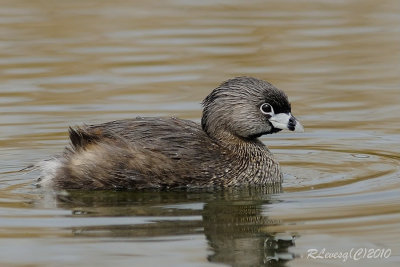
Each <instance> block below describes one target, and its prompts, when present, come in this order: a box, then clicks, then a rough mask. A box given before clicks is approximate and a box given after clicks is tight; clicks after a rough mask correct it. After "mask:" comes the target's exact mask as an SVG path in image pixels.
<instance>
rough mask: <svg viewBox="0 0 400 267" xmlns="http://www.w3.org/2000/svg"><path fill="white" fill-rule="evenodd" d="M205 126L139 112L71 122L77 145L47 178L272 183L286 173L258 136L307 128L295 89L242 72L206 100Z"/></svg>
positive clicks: (51, 181) (168, 184) (140, 185)
mask: <svg viewBox="0 0 400 267" xmlns="http://www.w3.org/2000/svg"><path fill="white" fill-rule="evenodd" d="M202 104H203V107H204V110H203V117H202V120H201V126H200V125H199V124H197V123H195V122H193V121H189V120H181V119H177V118H141V117H138V118H135V119H127V120H118V121H112V122H107V123H103V124H98V125H90V126H82V127H77V128H70V129H69V137H70V139H71V147H70V148H66V150H65V151H64V153H63V154H62V155H59V156H56V157H54V158H53V159H51V160H48V161H45V162H44V163H43V164H42V168H43V173H42V177H41V178H39V180H40V181H39V183H38V184H39V185H43V186H45V185H46V186H47V185H51V186H53V187H55V188H58V189H145V188H160V189H162V188H176V187H188V188H198V187H208V186H235V185H267V184H272V183H280V182H281V180H282V174H281V171H280V167H279V164H278V162H277V161H276V160H275V159H274V158H273V155H272V153H271V152H270V151H269V150H268V148H267V147H266V146H265V145H264V144H263V143H262V142H261V141H260V140H259V139H258V137H260V136H261V135H264V134H270V133H276V132H279V131H280V130H282V129H288V130H291V131H300V132H301V131H303V127H302V126H301V124H300V123H299V122H298V121H297V120H296V118H295V117H293V115H292V114H291V107H290V103H289V101H288V98H287V96H286V95H285V93H284V92H282V91H281V90H279V89H277V88H275V87H274V86H273V85H271V84H270V83H268V82H265V81H262V80H259V79H256V78H250V77H238V78H234V79H231V80H228V81H226V82H224V83H222V84H221V85H220V86H219V87H217V88H216V89H214V90H213V91H212V92H211V93H210V94H209V95H208V96H207V97H206V98H205V99H204V101H203V103H202Z"/></svg>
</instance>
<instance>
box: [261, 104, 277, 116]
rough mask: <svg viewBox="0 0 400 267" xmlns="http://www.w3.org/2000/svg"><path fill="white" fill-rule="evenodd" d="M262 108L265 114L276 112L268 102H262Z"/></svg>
mask: <svg viewBox="0 0 400 267" xmlns="http://www.w3.org/2000/svg"><path fill="white" fill-rule="evenodd" d="M260 110H261V112H262V113H264V114H268V115H271V114H274V108H273V107H272V106H271V105H270V104H268V103H264V104H262V105H261V107H260Z"/></svg>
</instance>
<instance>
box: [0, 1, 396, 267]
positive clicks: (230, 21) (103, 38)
mask: <svg viewBox="0 0 400 267" xmlns="http://www.w3.org/2000/svg"><path fill="white" fill-rule="evenodd" d="M0 4H1V5H0V31H1V32H2V34H1V35H0V48H1V49H0V73H1V75H0V113H1V116H0V126H1V127H0V129H1V135H0V148H1V152H0V162H1V169H0V265H1V266H27V265H29V266H94V265H96V266H110V264H115V265H118V266H133V265H135V266H142V265H171V266H172V265H173V266H177V265H181V266H187V265H193V266H202V265H213V264H217V265H218V264H228V265H235V266H260V265H278V266H279V265H288V266H309V265H316V266H321V265H329V266H332V265H333V266H336V265H338V266H339V265H342V264H343V261H344V259H309V258H307V251H308V250H309V249H317V250H319V251H321V250H322V249H324V248H325V250H326V251H329V252H335V251H338V252H346V251H350V250H351V249H352V248H355V249H359V248H368V249H370V248H372V249H390V250H391V255H390V257H389V258H385V259H375V260H373V259H361V260H359V261H355V260H352V259H347V261H345V263H346V264H347V265H359V266H368V265H369V266H376V265H377V264H385V266H390V265H392V266H398V264H399V263H400V242H399V239H400V232H399V229H400V228H399V227H400V197H399V196H400V179H399V178H400V167H399V165H400V164H399V162H400V156H399V152H400V146H399V143H400V136H399V133H400V132H399V123H398V121H399V114H400V107H399V103H400V94H399V92H400V91H399V90H400V75H399V73H400V49H399V43H400V34H399V33H400V31H399V29H400V28H399V25H400V16H399V13H400V6H399V4H398V2H397V1H395V0H385V1H378V2H377V1H368V0H367V1H362V2H360V1H356V0H354V1H332V2H329V1H317V0H316V1H294V0H292V1H290V0H288V1H268V2H266V1H250V2H248V1H217V2H215V1H187V0H180V1H162V2H161V3H160V2H158V1H132V2H131V1H124V0H118V1H92V0H88V1H75V0H72V1H24V0H22V1H7V0H1V1H0ZM238 75H249V76H255V77H259V78H262V79H266V80H268V81H270V82H272V83H273V84H274V85H276V86H277V87H279V88H281V89H283V90H284V91H285V92H286V93H287V94H288V95H289V97H290V99H291V101H292V106H293V113H294V114H295V115H296V117H298V118H299V119H300V120H301V122H302V123H303V125H304V126H305V128H306V132H305V133H304V134H293V133H286V132H285V133H279V134H274V135H271V136H265V137H263V138H262V141H263V142H265V144H267V145H268V146H269V147H270V148H271V150H272V151H273V152H274V154H275V155H276V157H277V158H278V159H279V161H280V162H281V165H282V168H283V171H284V172H285V181H284V183H283V191H282V192H279V193H277V192H276V191H274V190H272V189H271V190H261V189H260V188H248V189H236V190H226V191H214V192H74V193H73V194H70V195H68V196H64V195H62V196H57V197H56V196H53V195H49V194H45V193H44V192H42V191H40V190H38V189H36V188H35V187H34V186H33V185H32V184H33V181H34V179H35V178H36V177H37V175H38V174H37V173H35V172H29V173H27V172H22V173H21V172H18V171H17V170H19V169H21V168H22V167H24V166H27V165H29V164H31V163H35V162H38V161H40V160H43V159H46V158H48V157H49V156H50V155H52V154H55V153H58V152H60V151H61V150H62V149H63V147H64V146H65V145H67V144H68V141H67V133H66V129H67V127H68V126H69V125H77V124H81V123H84V122H85V123H99V122H105V121H109V120H114V119H123V118H131V117H136V116H137V115H141V116H177V117H181V118H185V119H191V120H195V121H199V118H200V116H201V106H200V102H201V100H202V99H203V98H204V97H205V96H206V95H207V94H208V93H209V92H210V91H211V90H212V89H213V88H215V87H216V86H217V85H218V84H219V83H220V82H222V81H223V80H226V79H228V78H231V77H234V76H238ZM21 255H23V256H21Z"/></svg>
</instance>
